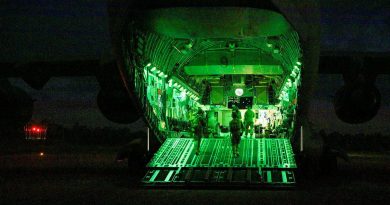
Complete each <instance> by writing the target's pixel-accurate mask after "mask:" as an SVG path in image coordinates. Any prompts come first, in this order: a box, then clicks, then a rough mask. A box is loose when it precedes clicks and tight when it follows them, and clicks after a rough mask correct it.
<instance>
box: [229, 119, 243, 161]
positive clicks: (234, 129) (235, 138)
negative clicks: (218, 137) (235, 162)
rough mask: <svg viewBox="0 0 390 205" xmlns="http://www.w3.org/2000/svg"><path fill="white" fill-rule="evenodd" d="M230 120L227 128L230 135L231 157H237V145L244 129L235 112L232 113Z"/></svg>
mask: <svg viewBox="0 0 390 205" xmlns="http://www.w3.org/2000/svg"><path fill="white" fill-rule="evenodd" d="M232 118H233V119H232V121H230V123H229V128H230V133H231V140H232V149H233V156H234V157H238V156H239V154H238V145H239V144H240V140H241V134H242V129H243V128H244V127H243V125H242V121H241V119H240V118H239V117H238V114H237V113H236V112H233V113H232Z"/></svg>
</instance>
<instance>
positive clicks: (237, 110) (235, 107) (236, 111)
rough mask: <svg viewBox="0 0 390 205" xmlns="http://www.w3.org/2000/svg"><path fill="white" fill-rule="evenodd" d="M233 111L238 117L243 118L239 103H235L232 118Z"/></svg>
mask: <svg viewBox="0 0 390 205" xmlns="http://www.w3.org/2000/svg"><path fill="white" fill-rule="evenodd" d="M233 113H236V114H237V117H238V119H240V120H241V112H240V110H239V109H238V107H237V105H233V107H232V118H233Z"/></svg>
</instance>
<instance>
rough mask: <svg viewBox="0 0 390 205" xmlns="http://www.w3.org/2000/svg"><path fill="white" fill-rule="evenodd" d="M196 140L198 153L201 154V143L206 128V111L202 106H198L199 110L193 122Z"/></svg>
mask: <svg viewBox="0 0 390 205" xmlns="http://www.w3.org/2000/svg"><path fill="white" fill-rule="evenodd" d="M192 127H193V133H194V140H195V143H196V145H195V146H196V152H195V154H196V155H199V152H200V143H201V140H202V137H203V135H204V130H205V128H206V120H205V118H204V112H203V110H202V109H201V108H198V112H197V114H196V116H195V118H194V120H193V122H192Z"/></svg>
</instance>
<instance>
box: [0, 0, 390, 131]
mask: <svg viewBox="0 0 390 205" xmlns="http://www.w3.org/2000/svg"><path fill="white" fill-rule="evenodd" d="M63 2H64V1H62V0H52V1H38V0H35V1H21V0H12V1H11V0H10V1H6V2H5V3H4V4H3V5H4V6H2V7H0V31H1V32H0V61H2V62H4V61H17V62H29V61H39V60H74V59H95V58H104V57H105V56H107V55H110V48H111V45H110V38H109V33H108V25H107V22H108V19H107V13H106V7H105V1H79V0H69V1H66V2H67V3H66V4H64V3H63ZM321 4H322V8H321V12H322V13H321V15H322V19H321V24H322V32H321V33H322V37H321V39H322V43H321V46H322V50H334V51H376V52H381V51H390V37H389V36H390V2H389V1H385V0H381V1H379V0H376V1H375V0H373V1H370V3H369V4H368V3H367V1H365V0H357V1H356V0H355V1H347V0H344V1H337V0H323V1H321ZM389 69H390V68H389ZM12 83H14V84H15V85H17V86H20V87H22V88H23V89H25V90H26V91H27V92H28V93H30V94H31V95H32V96H33V98H34V99H36V102H35V111H34V116H33V118H34V119H36V120H39V119H49V120H51V121H54V122H57V123H60V124H64V125H66V126H71V125H73V123H74V122H76V121H77V122H79V123H80V124H84V125H87V126H91V127H102V126H120V125H118V124H115V123H111V122H110V121H108V120H106V119H105V118H104V117H103V116H102V115H101V114H100V112H99V110H98V108H97V105H96V95H97V92H98V90H99V85H98V83H97V81H96V79H95V78H94V77H78V78H52V79H51V80H50V81H49V82H48V84H46V86H45V87H44V88H43V90H40V91H36V90H33V89H31V88H30V87H29V86H28V85H26V84H25V83H24V82H23V81H22V80H20V79H12ZM342 83H343V82H342V79H341V76H339V75H321V76H320V79H319V83H318V86H317V88H318V89H317V91H316V93H315V95H314V96H315V97H314V98H313V99H314V100H313V103H312V104H313V106H312V108H311V110H312V112H311V115H310V119H311V120H312V121H313V122H314V124H316V125H317V128H324V129H326V130H327V131H334V130H335V131H340V132H342V133H358V132H365V133H373V132H380V133H384V134H388V133H389V132H388V131H390V128H389V126H388V125H389V123H388V122H389V121H390V92H389V90H390V80H389V76H380V77H379V78H378V80H377V86H378V88H379V90H380V91H381V93H382V107H381V110H380V111H379V114H378V115H377V116H376V117H375V118H374V119H373V120H372V121H370V122H368V123H364V124H362V125H349V124H346V123H342V122H341V121H340V120H338V119H337V117H336V115H335V113H334V111H333V105H332V96H333V95H334V93H335V92H336V90H337V89H338V88H339V87H341V85H342ZM140 124H142V122H141V121H138V122H137V123H135V124H133V125H130V126H129V125H127V127H131V128H136V127H142V126H139V125H140Z"/></svg>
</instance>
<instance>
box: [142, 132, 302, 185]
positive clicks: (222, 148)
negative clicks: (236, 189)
mask: <svg viewBox="0 0 390 205" xmlns="http://www.w3.org/2000/svg"><path fill="white" fill-rule="evenodd" d="M239 153H240V156H239V157H234V156H233V154H232V147H231V141H230V139H228V138H223V139H222V138H219V139H218V138H204V139H202V142H201V148H200V154H199V155H195V143H194V140H193V139H189V138H168V139H167V140H166V141H165V142H164V143H163V145H162V146H161V147H160V149H159V150H158V151H157V153H156V154H155V155H154V157H153V158H152V160H151V161H150V162H149V163H148V164H147V168H148V171H147V173H146V175H145V177H144V178H143V181H142V182H143V184H144V185H148V186H175V185H244V186H248V185H249V186H287V187H288V186H293V185H294V184H295V177H294V169H295V168H296V167H297V165H296V163H295V160H294V153H293V151H292V147H291V144H290V141H289V140H288V139H284V138H274V139H268V138H258V139H242V140H241V143H240V145H239Z"/></svg>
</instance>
